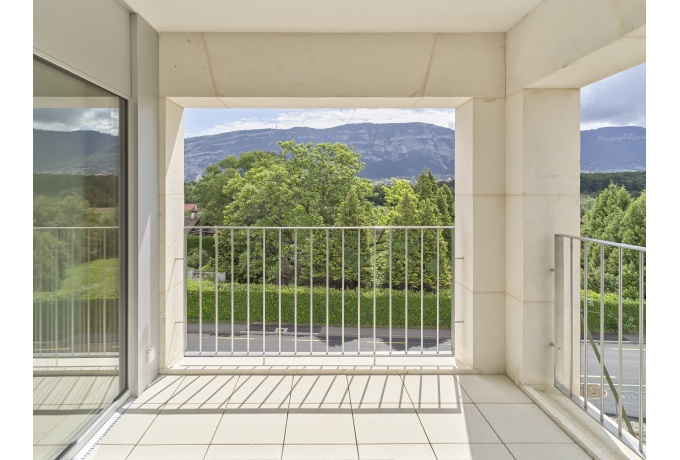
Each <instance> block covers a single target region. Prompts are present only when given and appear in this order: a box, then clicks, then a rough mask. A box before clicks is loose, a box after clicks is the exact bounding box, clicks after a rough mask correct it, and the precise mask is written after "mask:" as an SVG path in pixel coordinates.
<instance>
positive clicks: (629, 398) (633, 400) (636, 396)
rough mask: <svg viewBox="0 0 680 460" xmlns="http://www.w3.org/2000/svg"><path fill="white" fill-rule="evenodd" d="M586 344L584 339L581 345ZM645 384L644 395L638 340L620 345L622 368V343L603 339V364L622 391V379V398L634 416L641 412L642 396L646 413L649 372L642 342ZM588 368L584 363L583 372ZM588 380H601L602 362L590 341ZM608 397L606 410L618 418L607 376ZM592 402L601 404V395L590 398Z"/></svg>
mask: <svg viewBox="0 0 680 460" xmlns="http://www.w3.org/2000/svg"><path fill="white" fill-rule="evenodd" d="M595 343H596V345H597V347H598V351H599V350H600V344H599V340H596V341H595ZM581 346H583V342H582V345H581ZM642 351H643V368H642V371H643V385H642V395H640V387H639V374H640V347H639V345H638V343H636V342H624V343H623V344H622V347H621V364H622V370H620V369H619V355H618V352H619V345H618V343H616V342H613V343H612V342H605V343H604V365H605V367H606V369H607V371H608V372H609V376H610V377H611V380H612V383H613V384H614V389H615V390H616V392H618V391H619V382H621V384H622V388H623V396H622V398H621V400H622V402H623V407H624V409H625V411H626V413H627V414H628V417H629V418H631V419H636V420H637V419H638V416H639V412H640V404H639V401H640V397H642V402H643V406H642V410H643V419H644V418H645V417H646V392H647V386H646V382H645V381H644V375H646V366H645V364H646V354H647V350H646V346H644V345H643V350H642ZM584 372H585V366H583V363H582V365H581V374H582V375H583V373H584ZM588 384H589V385H592V384H594V385H599V384H600V362H599V361H598V359H597V357H596V355H595V352H594V351H593V348H592V346H591V345H590V344H589V345H588ZM604 385H605V397H604V412H605V414H607V415H609V416H611V417H613V418H616V414H617V407H616V399H615V397H614V392H613V391H612V390H611V388H609V385H608V383H607V380H606V378H605V380H604ZM590 402H591V403H592V404H593V405H594V406H595V407H600V399H599V396H598V397H597V398H594V399H591V400H590Z"/></svg>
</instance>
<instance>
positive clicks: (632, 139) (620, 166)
mask: <svg viewBox="0 0 680 460" xmlns="http://www.w3.org/2000/svg"><path fill="white" fill-rule="evenodd" d="M646 153H647V130H646V129H645V128H640V127H638V126H622V127H615V128H598V129H591V130H589V131H581V172H613V171H644V170H645V169H646V165H647V162H646V157H647V155H646Z"/></svg>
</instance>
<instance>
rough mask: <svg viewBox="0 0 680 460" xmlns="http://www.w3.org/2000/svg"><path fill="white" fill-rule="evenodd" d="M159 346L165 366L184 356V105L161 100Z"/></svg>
mask: <svg viewBox="0 0 680 460" xmlns="http://www.w3.org/2000/svg"><path fill="white" fill-rule="evenodd" d="M160 119H161V120H160V136H159V137H160V139H159V144H160V146H159V147H160V148H159V157H160V164H159V167H158V169H159V172H160V178H159V180H158V186H159V187H158V188H159V191H158V193H159V195H160V196H159V204H160V219H159V227H160V232H159V241H158V244H159V255H160V276H159V277H160V286H159V290H160V296H159V297H160V329H161V330H160V350H159V354H158V358H159V367H160V369H161V370H162V369H165V368H168V367H170V366H172V365H173V364H175V363H176V362H177V361H179V360H180V359H182V358H183V357H184V349H185V346H184V345H185V344H184V342H185V338H186V335H185V330H186V325H185V314H184V230H183V226H184V109H183V108H182V107H180V106H179V105H177V104H175V103H174V102H172V101H171V100H169V99H164V98H161V100H160Z"/></svg>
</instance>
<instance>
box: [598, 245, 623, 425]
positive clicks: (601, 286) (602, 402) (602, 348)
mask: <svg viewBox="0 0 680 460" xmlns="http://www.w3.org/2000/svg"><path fill="white" fill-rule="evenodd" d="M619 377H620V378H621V376H619ZM603 422H604V244H600V423H603Z"/></svg>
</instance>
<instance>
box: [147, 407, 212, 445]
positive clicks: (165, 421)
mask: <svg viewBox="0 0 680 460" xmlns="http://www.w3.org/2000/svg"><path fill="white" fill-rule="evenodd" d="M221 418H222V415H221V414H205V413H201V411H195V412H192V413H184V414H175V413H165V412H161V413H160V414H159V415H158V417H156V419H155V420H154V421H153V423H152V424H151V426H150V427H149V429H148V430H147V432H146V434H144V436H143V437H142V439H141V440H140V442H139V443H140V444H206V445H207V444H210V442H211V441H212V438H213V435H214V434H215V430H216V429H217V425H218V424H219V422H220V419H221Z"/></svg>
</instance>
